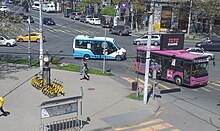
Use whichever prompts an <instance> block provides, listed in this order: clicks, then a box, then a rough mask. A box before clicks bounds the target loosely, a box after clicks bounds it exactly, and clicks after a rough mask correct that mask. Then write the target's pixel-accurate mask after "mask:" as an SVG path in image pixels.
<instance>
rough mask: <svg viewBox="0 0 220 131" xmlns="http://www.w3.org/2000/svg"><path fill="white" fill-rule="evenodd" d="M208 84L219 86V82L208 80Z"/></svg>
mask: <svg viewBox="0 0 220 131" xmlns="http://www.w3.org/2000/svg"><path fill="white" fill-rule="evenodd" d="M209 84H212V85H215V86H219V87H220V84H218V83H215V82H209Z"/></svg>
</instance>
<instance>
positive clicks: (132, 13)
mask: <svg viewBox="0 0 220 131" xmlns="http://www.w3.org/2000/svg"><path fill="white" fill-rule="evenodd" d="M130 4H131V10H130V11H131V30H133V29H134V26H133V25H134V9H133V4H132V3H130Z"/></svg>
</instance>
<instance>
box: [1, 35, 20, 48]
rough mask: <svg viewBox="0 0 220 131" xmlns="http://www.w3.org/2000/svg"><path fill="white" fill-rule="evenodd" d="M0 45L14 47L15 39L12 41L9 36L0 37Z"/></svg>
mask: <svg viewBox="0 0 220 131" xmlns="http://www.w3.org/2000/svg"><path fill="white" fill-rule="evenodd" d="M0 45H4V46H14V45H16V41H15V39H11V38H9V37H8V36H3V35H2V36H0Z"/></svg>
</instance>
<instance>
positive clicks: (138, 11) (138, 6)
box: [131, 0, 146, 31]
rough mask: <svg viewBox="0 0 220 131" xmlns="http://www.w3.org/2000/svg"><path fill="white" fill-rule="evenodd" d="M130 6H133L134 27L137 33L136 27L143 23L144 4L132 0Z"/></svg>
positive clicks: (138, 0)
mask: <svg viewBox="0 0 220 131" xmlns="http://www.w3.org/2000/svg"><path fill="white" fill-rule="evenodd" d="M131 4H133V7H134V9H133V11H134V12H135V26H136V30H137V31H138V25H140V24H141V23H142V21H143V18H142V17H143V14H144V13H143V12H144V11H145V8H146V7H145V6H146V5H145V4H144V3H142V2H141V0H132V1H131Z"/></svg>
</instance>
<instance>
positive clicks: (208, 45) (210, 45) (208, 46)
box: [196, 38, 220, 51]
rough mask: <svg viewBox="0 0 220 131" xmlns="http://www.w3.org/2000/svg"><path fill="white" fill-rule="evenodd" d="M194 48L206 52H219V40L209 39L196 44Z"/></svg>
mask: <svg viewBox="0 0 220 131" xmlns="http://www.w3.org/2000/svg"><path fill="white" fill-rule="evenodd" d="M196 47H199V48H203V49H204V50H208V51H220V38H209V39H205V40H203V41H201V42H198V43H196Z"/></svg>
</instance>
